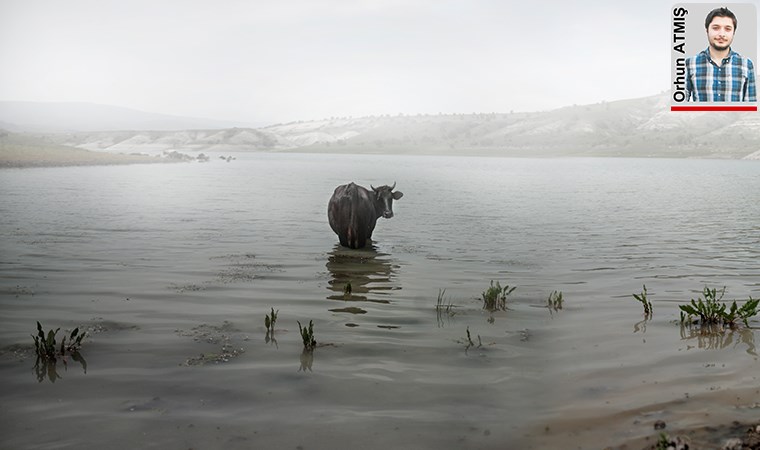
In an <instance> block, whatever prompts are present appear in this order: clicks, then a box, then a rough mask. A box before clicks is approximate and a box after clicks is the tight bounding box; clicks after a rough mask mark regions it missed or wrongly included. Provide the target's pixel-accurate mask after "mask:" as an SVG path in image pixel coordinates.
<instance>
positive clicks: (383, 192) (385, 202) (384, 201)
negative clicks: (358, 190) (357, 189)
mask: <svg viewBox="0 0 760 450" xmlns="http://www.w3.org/2000/svg"><path fill="white" fill-rule="evenodd" d="M369 187H371V188H372V190H373V191H374V192H375V208H376V209H377V210H378V212H379V214H380V215H381V216H383V217H385V218H386V219H390V218H391V217H393V200H398V199H400V198H401V197H403V196H404V193H403V192H401V191H396V192H393V189H394V188H395V187H396V183H393V186H380V187H374V186H372V185H371V184H370V185H369Z"/></svg>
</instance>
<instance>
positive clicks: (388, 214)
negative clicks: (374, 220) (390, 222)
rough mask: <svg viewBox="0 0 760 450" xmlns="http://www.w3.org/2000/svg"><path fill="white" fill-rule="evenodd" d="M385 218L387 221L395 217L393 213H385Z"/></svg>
mask: <svg viewBox="0 0 760 450" xmlns="http://www.w3.org/2000/svg"><path fill="white" fill-rule="evenodd" d="M383 217H384V218H386V219H390V218H391V217H393V211H385V212H384V213H383Z"/></svg>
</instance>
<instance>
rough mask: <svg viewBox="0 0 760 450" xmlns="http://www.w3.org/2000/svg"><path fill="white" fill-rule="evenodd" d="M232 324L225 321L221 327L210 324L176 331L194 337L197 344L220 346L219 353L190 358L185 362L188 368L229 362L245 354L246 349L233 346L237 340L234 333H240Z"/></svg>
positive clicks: (181, 334)
mask: <svg viewBox="0 0 760 450" xmlns="http://www.w3.org/2000/svg"><path fill="white" fill-rule="evenodd" d="M239 331H240V330H238V329H237V328H235V327H234V326H233V325H232V323H231V322H229V321H227V320H225V321H224V322H223V323H222V325H221V326H214V325H209V324H203V325H198V326H197V327H194V328H192V329H191V330H189V331H184V330H176V333H177V334H178V335H180V336H186V337H192V338H193V340H194V341H195V342H198V343H207V344H213V345H220V344H221V348H220V349H219V352H215V353H201V354H200V355H199V356H195V357H190V358H188V359H187V360H186V361H185V363H184V364H185V365H187V366H202V365H206V364H211V363H214V364H218V363H223V362H228V361H230V360H231V359H234V358H237V357H238V356H240V355H241V354H243V353H245V349H244V348H242V347H240V346H239V345H238V344H233V340H237V338H236V337H235V336H233V335H232V334H233V333H236V332H239Z"/></svg>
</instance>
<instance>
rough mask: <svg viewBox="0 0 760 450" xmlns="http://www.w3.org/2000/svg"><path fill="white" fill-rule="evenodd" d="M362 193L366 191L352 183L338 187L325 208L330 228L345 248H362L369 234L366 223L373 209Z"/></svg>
mask: <svg viewBox="0 0 760 450" xmlns="http://www.w3.org/2000/svg"><path fill="white" fill-rule="evenodd" d="M362 191H366V189H364V188H362V187H361V186H357V185H356V184H354V183H349V184H344V185H342V186H338V187H337V188H335V191H334V192H333V195H332V197H331V198H330V202H329V204H328V206H327V217H328V221H329V222H330V228H332V230H333V231H334V232H335V234H337V235H338V239H340V243H341V245H343V246H345V247H350V248H362V247H364V246H365V245H366V243H367V239H368V238H369V237H370V234H371V231H369V229H368V228H369V223H368V221H369V220H371V218H372V211H371V210H373V208H374V207H373V205H372V203H371V201H370V200H369V199H370V198H371V197H368V195H367V194H366V193H364V192H362ZM372 225H374V222H373V223H372ZM373 228H374V227H373Z"/></svg>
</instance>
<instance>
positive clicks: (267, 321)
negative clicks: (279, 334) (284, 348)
mask: <svg viewBox="0 0 760 450" xmlns="http://www.w3.org/2000/svg"><path fill="white" fill-rule="evenodd" d="M278 312H280V310H279V309H278V310H277V311H275V310H274V308H272V313H271V315H270V314H267V315H266V317H265V318H264V326H265V327H267V334H270V333H271V334H274V324H275V323H276V322H277V313H278Z"/></svg>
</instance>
